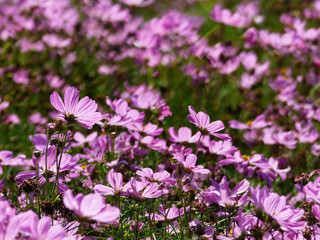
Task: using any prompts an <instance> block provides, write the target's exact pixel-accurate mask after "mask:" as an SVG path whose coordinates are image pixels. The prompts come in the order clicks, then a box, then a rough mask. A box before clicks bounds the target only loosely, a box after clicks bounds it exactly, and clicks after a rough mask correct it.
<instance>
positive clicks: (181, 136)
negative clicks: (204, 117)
mask: <svg viewBox="0 0 320 240" xmlns="http://www.w3.org/2000/svg"><path fill="white" fill-rule="evenodd" d="M168 133H169V134H170V141H172V142H178V143H196V142H198V141H199V138H200V135H201V133H200V132H197V133H196V134H194V135H193V136H192V131H191V129H190V128H188V127H181V128H179V130H178V134H177V133H176V131H175V130H174V127H170V128H169V130H168Z"/></svg>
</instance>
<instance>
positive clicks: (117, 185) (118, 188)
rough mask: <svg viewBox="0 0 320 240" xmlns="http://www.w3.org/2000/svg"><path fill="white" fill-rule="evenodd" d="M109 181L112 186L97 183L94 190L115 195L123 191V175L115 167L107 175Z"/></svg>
mask: <svg viewBox="0 0 320 240" xmlns="http://www.w3.org/2000/svg"><path fill="white" fill-rule="evenodd" d="M107 182H108V183H109V184H110V186H111V187H108V186H105V185H101V184H97V185H96V186H95V187H94V188H93V190H94V192H95V193H96V194H99V195H115V194H121V193H122V188H123V186H122V185H123V176H122V174H121V173H117V172H115V171H114V170H113V169H111V170H110V171H109V172H108V175H107Z"/></svg>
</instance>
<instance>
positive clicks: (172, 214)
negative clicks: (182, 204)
mask: <svg viewBox="0 0 320 240" xmlns="http://www.w3.org/2000/svg"><path fill="white" fill-rule="evenodd" d="M186 210H189V207H187V208H186ZM159 213H160V214H158V213H151V214H146V215H147V216H150V219H153V218H154V220H156V221H164V220H166V219H168V220H171V219H175V218H177V217H180V216H182V215H183V214H184V208H180V209H179V208H176V207H172V208H169V209H164V208H163V205H160V206H159Z"/></svg>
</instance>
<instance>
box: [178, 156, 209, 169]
mask: <svg viewBox="0 0 320 240" xmlns="http://www.w3.org/2000/svg"><path fill="white" fill-rule="evenodd" d="M174 158H175V159H177V160H178V161H179V162H180V164H181V166H182V167H183V169H184V170H185V171H186V172H188V173H192V172H194V173H201V174H209V173H210V171H209V169H206V168H204V167H203V166H202V165H198V166H196V162H197V156H196V155H194V154H192V153H191V154H189V155H188V156H187V158H186V159H184V156H183V155H182V154H181V153H177V154H175V155H174Z"/></svg>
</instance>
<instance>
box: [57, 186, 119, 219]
mask: <svg viewBox="0 0 320 240" xmlns="http://www.w3.org/2000/svg"><path fill="white" fill-rule="evenodd" d="M63 203H64V205H65V206H66V207H67V208H68V209H70V210H72V211H74V212H75V213H76V214H77V215H78V216H80V217H82V218H89V219H93V220H96V221H98V222H102V223H111V222H113V221H115V220H117V219H118V218H119V216H120V209H119V208H117V207H111V206H108V205H106V204H105V202H104V198H103V197H101V196H99V195H96V194H94V193H91V194H88V195H86V196H83V195H82V194H81V193H79V194H78V195H77V196H75V197H74V196H73V194H72V191H71V190H68V191H66V192H65V193H64V195H63Z"/></svg>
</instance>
